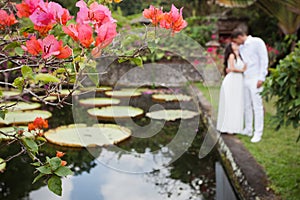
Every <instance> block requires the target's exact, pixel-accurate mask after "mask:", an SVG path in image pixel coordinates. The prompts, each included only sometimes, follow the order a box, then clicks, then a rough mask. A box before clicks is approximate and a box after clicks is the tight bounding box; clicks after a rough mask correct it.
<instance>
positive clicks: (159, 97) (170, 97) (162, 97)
mask: <svg viewBox="0 0 300 200" xmlns="http://www.w3.org/2000/svg"><path fill="white" fill-rule="evenodd" d="M152 99H153V100H156V101H190V100H191V99H192V97H191V96H188V95H184V94H154V95H152Z"/></svg>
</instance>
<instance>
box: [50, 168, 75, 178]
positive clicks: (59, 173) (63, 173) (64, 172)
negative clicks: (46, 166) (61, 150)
mask: <svg viewBox="0 0 300 200" xmlns="http://www.w3.org/2000/svg"><path fill="white" fill-rule="evenodd" d="M54 173H55V174H56V175H57V176H68V175H72V174H73V172H72V171H71V170H70V169H69V168H68V167H66V166H60V167H59V168H58V169H57V170H56V171H55V172H54Z"/></svg>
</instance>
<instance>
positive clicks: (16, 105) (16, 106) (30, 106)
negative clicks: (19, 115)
mask: <svg viewBox="0 0 300 200" xmlns="http://www.w3.org/2000/svg"><path fill="white" fill-rule="evenodd" d="M12 105H13V106H12ZM1 106H10V107H8V108H7V110H9V111H17V110H34V109H37V108H40V107H41V104H39V103H26V102H5V103H1V104H0V107H1Z"/></svg>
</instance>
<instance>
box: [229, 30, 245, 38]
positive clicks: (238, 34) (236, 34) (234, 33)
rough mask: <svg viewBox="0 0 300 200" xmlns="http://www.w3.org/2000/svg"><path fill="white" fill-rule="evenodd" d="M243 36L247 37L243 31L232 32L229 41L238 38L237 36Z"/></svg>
mask: <svg viewBox="0 0 300 200" xmlns="http://www.w3.org/2000/svg"><path fill="white" fill-rule="evenodd" d="M244 35H247V34H246V33H245V32H244V31H242V30H234V31H233V32H232V33H231V39H235V38H238V37H239V36H244Z"/></svg>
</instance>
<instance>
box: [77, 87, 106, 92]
mask: <svg viewBox="0 0 300 200" xmlns="http://www.w3.org/2000/svg"><path fill="white" fill-rule="evenodd" d="M80 90H81V91H84V92H89V91H95V92H105V91H110V90H112V87H110V86H100V87H82V88H80Z"/></svg>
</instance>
